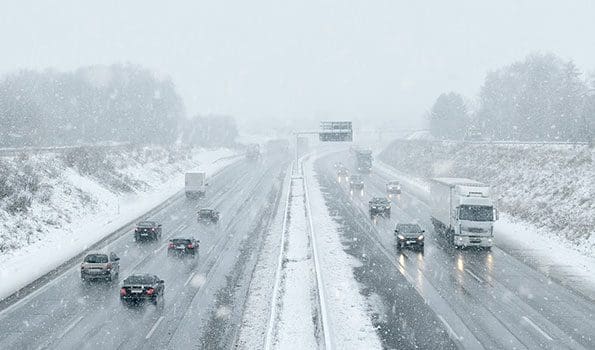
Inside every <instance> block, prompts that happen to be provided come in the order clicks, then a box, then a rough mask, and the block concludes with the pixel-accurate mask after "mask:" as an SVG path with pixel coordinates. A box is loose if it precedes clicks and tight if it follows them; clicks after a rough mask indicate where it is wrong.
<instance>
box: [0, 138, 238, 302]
mask: <svg viewBox="0 0 595 350" xmlns="http://www.w3.org/2000/svg"><path fill="white" fill-rule="evenodd" d="M81 152H83V153H84V150H82V151H81ZM233 155H234V151H232V150H229V149H215V150H204V149H193V150H169V149H163V148H143V149H134V150H130V151H124V152H119V153H118V154H100V155H97V154H93V152H91V154H83V155H81V153H80V152H79V153H74V154H68V155H64V154H44V155H35V156H31V157H26V159H24V158H23V157H16V158H14V159H3V160H2V162H3V164H4V165H6V166H7V167H13V168H14V169H15V171H22V170H21V169H28V170H26V171H28V172H29V173H30V175H29V177H34V178H35V181H34V184H35V187H34V188H33V190H31V189H30V188H29V187H31V186H29V185H27V186H25V188H24V189H23V188H19V187H18V186H16V185H15V186H13V187H15V188H17V189H18V190H20V191H23V192H26V193H25V195H26V197H27V198H28V200H29V202H27V203H26V204H27V205H26V206H21V207H22V208H20V210H16V211H12V210H11V209H10V208H12V207H11V205H10V203H9V202H8V201H9V200H11V201H12V200H15V199H18V198H19V196H20V194H19V193H16V192H18V191H15V195H14V196H12V197H3V198H2V200H3V202H2V203H0V204H2V206H1V209H0V220H1V222H2V223H1V225H0V281H2V283H1V284H0V300H1V299H3V298H5V297H7V296H9V295H10V294H12V293H14V292H16V291H17V290H19V289H20V288H22V287H24V286H26V285H27V284H29V283H31V282H33V281H34V280H36V279H37V278H39V277H41V276H43V275H44V274H46V273H48V272H49V271H51V270H53V269H55V268H56V267H58V266H60V264H62V263H63V262H65V261H67V260H69V259H70V258H72V257H74V256H76V255H78V254H80V253H81V252H82V251H84V250H85V249H87V248H88V247H90V246H92V245H93V244H95V243H96V242H98V241H100V240H101V239H102V238H104V237H106V236H107V235H109V234H110V233H112V232H114V231H116V230H117V229H118V228H120V227H122V226H123V225H125V224H126V223H128V222H130V221H131V220H134V219H135V218H137V217H139V216H141V215H143V214H144V213H146V212H148V211H150V210H151V209H152V208H154V207H156V206H158V205H159V204H161V203H163V202H164V201H165V200H166V199H168V198H170V197H171V196H173V195H174V194H176V193H177V192H179V191H180V190H182V189H183V187H184V173H185V172H186V171H195V170H198V169H200V170H201V171H206V172H207V174H209V175H212V174H213V173H215V172H216V171H218V170H219V169H222V168H223V167H225V166H226V165H228V164H230V163H231V162H234V161H235V160H236V159H235V158H234V157H233ZM9 170H10V169H9ZM15 178H16V179H20V178H22V177H18V174H17V175H15ZM30 182H31V181H29V182H27V183H30ZM7 186H8V185H7ZM19 203H20V202H19ZM40 262H41V263H40Z"/></svg>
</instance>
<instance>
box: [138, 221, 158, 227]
mask: <svg viewBox="0 0 595 350" xmlns="http://www.w3.org/2000/svg"><path fill="white" fill-rule="evenodd" d="M153 226H155V222H153V221H141V222H139V223H138V227H153Z"/></svg>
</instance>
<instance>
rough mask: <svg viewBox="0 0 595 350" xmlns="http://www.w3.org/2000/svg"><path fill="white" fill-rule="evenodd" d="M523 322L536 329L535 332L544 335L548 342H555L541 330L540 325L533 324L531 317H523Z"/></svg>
mask: <svg viewBox="0 0 595 350" xmlns="http://www.w3.org/2000/svg"><path fill="white" fill-rule="evenodd" d="M523 320H525V321H527V323H528V324H530V325H531V327H533V328H535V330H536V331H538V332H539V333H541V335H543V336H544V337H545V338H546V339H547V340H550V341H552V340H554V339H552V337H550V335H549V334H547V333H546V332H545V331H544V330H543V329H541V328H539V326H538V325H536V324H535V323H533V321H531V319H530V318H529V317H527V316H523Z"/></svg>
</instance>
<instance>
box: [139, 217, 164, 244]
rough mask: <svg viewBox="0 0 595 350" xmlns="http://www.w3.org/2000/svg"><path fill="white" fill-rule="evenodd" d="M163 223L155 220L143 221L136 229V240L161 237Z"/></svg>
mask: <svg viewBox="0 0 595 350" xmlns="http://www.w3.org/2000/svg"><path fill="white" fill-rule="evenodd" d="M161 231H162V230H161V224H159V223H157V222H155V221H141V222H139V223H138V224H137V225H136V228H135V229H134V241H136V242H140V241H144V240H152V241H156V240H158V239H159V238H161Z"/></svg>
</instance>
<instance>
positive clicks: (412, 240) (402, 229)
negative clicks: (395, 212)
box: [395, 224, 426, 249]
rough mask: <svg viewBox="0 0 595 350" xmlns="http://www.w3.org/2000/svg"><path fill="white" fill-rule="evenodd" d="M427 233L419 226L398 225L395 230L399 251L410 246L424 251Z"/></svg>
mask: <svg viewBox="0 0 595 350" xmlns="http://www.w3.org/2000/svg"><path fill="white" fill-rule="evenodd" d="M425 232H426V231H424V230H422V229H421V227H419V225H418V224H397V227H396V228H395V236H396V238H397V249H403V248H405V247H408V246H415V247H417V248H419V249H424V233H425Z"/></svg>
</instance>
